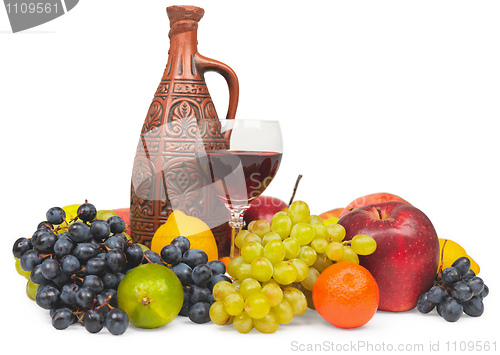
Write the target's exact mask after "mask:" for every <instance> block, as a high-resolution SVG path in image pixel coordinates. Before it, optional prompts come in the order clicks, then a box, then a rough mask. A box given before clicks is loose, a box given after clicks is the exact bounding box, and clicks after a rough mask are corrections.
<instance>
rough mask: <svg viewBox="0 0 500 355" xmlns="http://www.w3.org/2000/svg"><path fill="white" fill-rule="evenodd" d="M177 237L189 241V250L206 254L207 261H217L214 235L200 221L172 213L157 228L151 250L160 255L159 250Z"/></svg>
mask: <svg viewBox="0 0 500 355" xmlns="http://www.w3.org/2000/svg"><path fill="white" fill-rule="evenodd" d="M179 236H184V237H186V238H187V239H189V243H190V248H191V249H201V250H203V251H204V252H205V253H207V256H208V261H211V260H218V259H219V252H218V249H217V243H216V242H215V238H214V235H213V234H212V231H211V230H210V228H209V227H208V225H207V224H206V223H205V222H203V221H202V220H201V219H199V218H196V217H191V216H188V215H186V214H185V213H184V212H182V211H179V210H175V211H173V212H172V213H171V214H170V216H168V219H167V221H166V222H165V223H163V224H162V225H161V226H160V228H158V229H157V230H156V232H155V234H154V236H153V239H152V240H151V250H152V251H155V252H157V253H158V254H160V253H161V249H162V248H163V247H164V246H165V245H168V244H170V242H171V241H172V240H173V239H174V238H176V237H179Z"/></svg>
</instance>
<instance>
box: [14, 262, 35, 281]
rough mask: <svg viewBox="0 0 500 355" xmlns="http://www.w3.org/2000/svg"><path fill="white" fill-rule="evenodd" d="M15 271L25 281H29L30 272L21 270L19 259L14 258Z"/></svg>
mask: <svg viewBox="0 0 500 355" xmlns="http://www.w3.org/2000/svg"><path fill="white" fill-rule="evenodd" d="M15 265H16V271H17V273H18V274H19V275H21V276H23V277H24V278H25V279H26V280H29V279H30V275H31V272H29V271H24V270H23V268H22V267H21V259H17V258H16V264H15Z"/></svg>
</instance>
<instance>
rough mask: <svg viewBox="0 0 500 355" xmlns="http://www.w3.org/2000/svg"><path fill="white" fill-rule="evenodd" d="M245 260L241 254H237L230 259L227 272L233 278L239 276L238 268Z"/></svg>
mask: <svg viewBox="0 0 500 355" xmlns="http://www.w3.org/2000/svg"><path fill="white" fill-rule="evenodd" d="M242 262H243V258H242V257H241V255H240V256H237V257H235V258H233V259H231V260H230V261H229V263H228V264H227V273H228V274H229V276H231V277H233V278H237V270H238V266H240V264H241V263H242Z"/></svg>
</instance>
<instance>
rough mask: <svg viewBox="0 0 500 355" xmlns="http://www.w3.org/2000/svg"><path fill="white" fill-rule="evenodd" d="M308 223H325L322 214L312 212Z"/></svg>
mask: <svg viewBox="0 0 500 355" xmlns="http://www.w3.org/2000/svg"><path fill="white" fill-rule="evenodd" d="M307 223H309V224H310V225H313V224H315V223H319V224H323V225H324V222H323V219H322V218H321V217H320V216H318V215H315V214H312V215H310V216H309V220H308V221H307Z"/></svg>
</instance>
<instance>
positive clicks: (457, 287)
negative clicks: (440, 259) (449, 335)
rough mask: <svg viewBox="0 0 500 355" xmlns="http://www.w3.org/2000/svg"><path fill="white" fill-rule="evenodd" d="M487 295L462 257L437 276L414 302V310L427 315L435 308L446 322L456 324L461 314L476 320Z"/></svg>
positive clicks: (467, 259)
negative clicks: (415, 307)
mask: <svg viewBox="0 0 500 355" xmlns="http://www.w3.org/2000/svg"><path fill="white" fill-rule="evenodd" d="M488 293H489V289H488V286H486V285H485V284H484V282H483V280H482V279H481V278H480V277H479V276H476V274H475V272H474V271H472V269H471V262H470V260H469V258H468V257H465V256H463V257H460V258H458V259H457V260H456V261H455V262H454V263H453V264H452V266H449V267H447V268H445V269H442V270H440V271H439V272H438V274H437V276H436V281H435V283H434V286H432V288H431V289H430V290H429V291H427V292H424V293H423V294H422V295H421V296H420V298H419V299H418V304H417V309H418V310H419V311H420V312H421V313H429V312H430V311H432V310H433V309H434V308H436V309H437V312H438V314H439V315H440V316H441V317H443V318H444V319H445V320H447V321H448V322H456V321H457V320H459V319H460V317H461V316H462V314H463V313H465V314H467V315H469V316H471V317H479V316H481V315H482V314H483V312H484V304H483V299H484V298H485V297H486V296H487V295H488Z"/></svg>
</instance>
